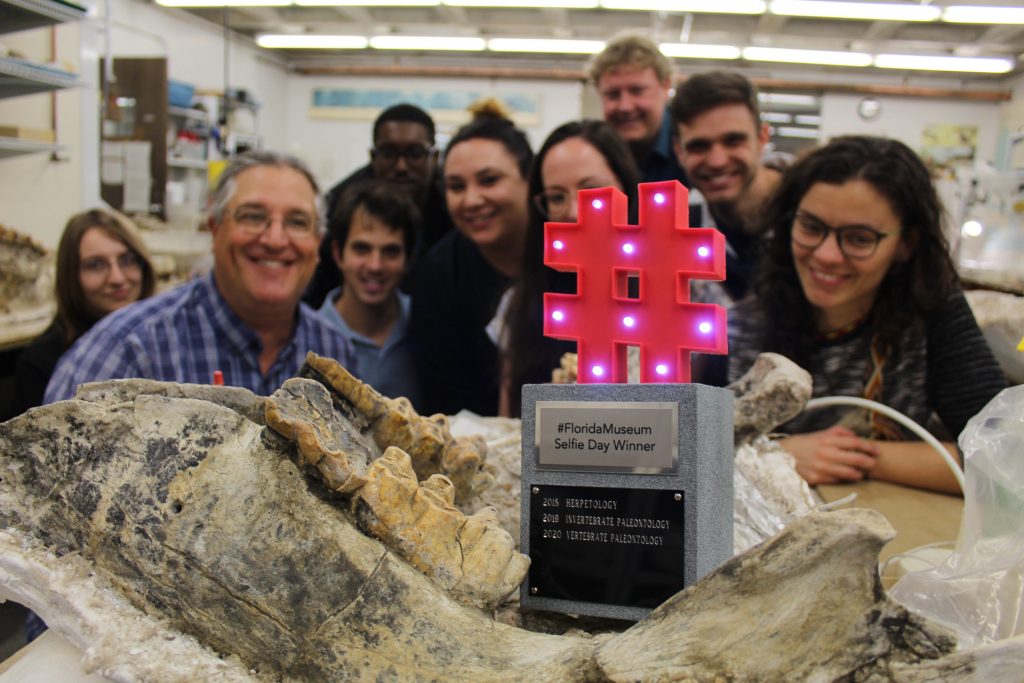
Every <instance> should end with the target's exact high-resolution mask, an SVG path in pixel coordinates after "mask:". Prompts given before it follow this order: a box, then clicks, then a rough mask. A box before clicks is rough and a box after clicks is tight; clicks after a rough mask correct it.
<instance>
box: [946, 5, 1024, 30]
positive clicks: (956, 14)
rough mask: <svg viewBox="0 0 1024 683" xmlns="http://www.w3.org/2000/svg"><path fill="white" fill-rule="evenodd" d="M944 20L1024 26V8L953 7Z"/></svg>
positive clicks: (960, 22)
mask: <svg viewBox="0 0 1024 683" xmlns="http://www.w3.org/2000/svg"><path fill="white" fill-rule="evenodd" d="M942 20H943V21H948V22H950V23H953V24H997V25H998V24H1024V7H975V6H973V5H951V6H949V7H947V8H946V9H945V10H944V11H943V12H942Z"/></svg>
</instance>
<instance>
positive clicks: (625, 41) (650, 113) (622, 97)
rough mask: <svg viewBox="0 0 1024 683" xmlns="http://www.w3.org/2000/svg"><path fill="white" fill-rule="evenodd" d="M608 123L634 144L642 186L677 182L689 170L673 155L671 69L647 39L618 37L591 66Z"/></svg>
mask: <svg viewBox="0 0 1024 683" xmlns="http://www.w3.org/2000/svg"><path fill="white" fill-rule="evenodd" d="M590 77H591V79H592V80H593V82H594V87H595V88H597V94H598V96H599V97H600V98H601V107H602V109H603V111H604V119H605V121H607V122H608V123H610V124H611V125H612V126H613V127H614V128H615V130H617V131H618V133H619V135H621V136H622V138H623V139H624V140H625V141H626V142H627V143H629V147H630V149H631V150H632V151H633V158H634V159H636V164H637V166H638V167H639V169H640V179H641V180H642V181H643V182H655V181H658V180H673V179H675V180H678V181H679V182H681V183H683V184H684V185H686V186H687V187H689V186H690V183H689V181H688V179H687V176H686V171H685V170H683V168H682V166H680V164H679V160H678V159H677V158H676V155H675V153H674V151H673V144H672V141H673V138H674V130H673V128H672V118H671V116H670V115H669V112H668V106H667V104H668V100H669V91H670V89H671V87H672V65H671V64H670V63H669V61H668V58H666V57H665V55H663V54H661V51H660V50H659V49H658V46H657V45H655V44H654V43H653V42H651V41H650V40H648V39H647V38H645V37H643V36H639V35H633V34H627V35H623V36H620V37H618V38H613V39H612V40H611V41H609V43H608V44H607V45H606V46H605V48H604V50H602V51H601V52H600V53H598V54H597V55H595V57H594V59H593V61H592V62H591V64H590Z"/></svg>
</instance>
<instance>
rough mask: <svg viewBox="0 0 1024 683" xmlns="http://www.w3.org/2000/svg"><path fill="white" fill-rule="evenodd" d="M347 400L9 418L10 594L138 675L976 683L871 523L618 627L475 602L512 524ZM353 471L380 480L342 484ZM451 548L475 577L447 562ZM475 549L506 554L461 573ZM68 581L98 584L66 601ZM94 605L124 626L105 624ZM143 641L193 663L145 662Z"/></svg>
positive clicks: (176, 399)
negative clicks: (111, 607)
mask: <svg viewBox="0 0 1024 683" xmlns="http://www.w3.org/2000/svg"><path fill="white" fill-rule="evenodd" d="M337 400H338V399H337V397H336V396H334V395H333V392H329V391H328V390H327V389H326V388H325V387H324V385H322V384H320V383H317V382H315V381H312V380H307V379H295V380H289V381H288V382H287V383H286V384H285V386H284V387H282V389H281V390H280V391H278V392H277V393H275V394H274V395H273V396H272V397H269V398H267V399H261V398H258V397H255V396H253V395H251V394H249V393H248V392H245V391H243V390H238V389H227V388H222V387H191V386H188V385H174V384H162V383H154V382H136V381H122V382H109V383H103V384H97V385H91V386H87V387H84V388H83V389H82V390H81V391H80V393H79V395H78V397H77V398H75V399H73V400H70V401H65V402H61V403H58V404H54V405H52V406H47V407H43V408H38V409H33V410H31V411H29V412H28V413H26V414H25V415H22V416H21V417H19V418H16V419H14V420H11V421H9V422H7V423H4V424H2V425H0V524H2V525H5V526H12V527H14V528H15V529H17V530H18V531H12V532H10V533H6V534H0V547H2V548H3V551H2V553H0V590H2V591H3V593H4V594H6V595H8V596H10V597H16V598H22V599H25V600H26V602H28V603H29V604H30V606H31V607H33V608H34V609H37V610H38V611H39V612H40V613H41V614H42V616H43V617H44V618H46V619H47V620H48V621H50V622H51V623H52V624H54V625H56V626H57V627H59V628H61V629H63V630H65V631H67V632H69V633H70V634H73V636H74V637H73V638H72V639H73V640H75V642H77V643H79V644H80V645H83V646H89V647H92V646H94V645H96V643H97V642H102V643H104V647H106V648H108V649H110V650H113V651H116V652H119V653H120V654H119V655H118V656H114V655H110V656H107V657H101V656H99V655H98V654H97V653H96V652H95V651H94V650H90V654H89V656H90V661H91V662H92V664H93V665H94V666H97V667H103V668H102V670H103V672H104V673H105V674H106V675H109V676H111V677H115V678H118V679H119V680H147V681H161V680H166V681H185V680H198V679H200V678H209V677H211V675H213V673H215V674H216V675H217V676H219V677H221V678H222V679H223V680H244V679H245V678H246V677H249V678H254V679H275V678H280V677H283V678H285V679H289V680H348V679H351V680H410V679H419V680H445V681H450V680H466V681H484V680H544V681H560V680H565V681H586V680H593V681H602V680H621V681H625V680H669V679H677V680H678V679H693V680H715V679H716V678H718V679H722V680H789V679H791V678H792V677H793V676H796V677H798V678H814V679H818V680H837V679H840V680H890V678H891V679H892V680H897V679H896V678H893V677H891V675H890V674H891V673H892V672H899V674H900V678H899V679H898V680H915V678H914V672H915V671H916V670H917V668H916V667H919V666H927V667H928V668H927V671H928V675H934V674H935V672H936V671H938V672H940V674H939V675H940V676H946V680H972V678H971V677H972V675H973V672H974V671H975V667H974V665H975V660H974V659H972V658H971V656H970V655H969V654H966V655H965V654H964V653H957V654H956V655H950V657H952V658H955V667H956V668H951V666H952V665H950V666H947V665H944V664H943V662H944V661H945V660H944V659H942V657H944V656H945V655H946V654H947V653H949V652H950V651H951V649H952V646H953V642H952V640H951V639H950V637H949V635H948V634H947V633H946V632H945V631H944V630H942V629H940V628H937V627H933V626H931V625H929V624H927V623H925V622H923V621H922V620H920V619H918V618H916V617H914V616H913V615H911V614H910V613H908V612H907V611H906V610H905V609H903V608H902V607H900V606H898V605H897V604H895V603H893V602H892V601H890V600H889V599H887V598H886V597H885V595H884V593H883V591H882V590H881V588H880V586H879V583H878V579H877V574H876V571H875V564H876V560H877V552H878V549H879V548H880V547H881V546H882V545H883V544H884V543H885V541H886V540H887V539H888V538H889V537H891V535H892V530H891V529H890V528H889V527H888V525H887V524H886V523H885V521H884V520H883V519H881V518H880V517H879V516H878V515H877V514H875V513H871V512H867V511H857V510H850V511H843V512H835V513H813V514H810V515H807V516H805V517H803V518H801V519H799V520H797V521H795V522H793V523H792V524H790V525H789V527H788V528H787V529H786V530H785V531H783V532H782V533H781V534H780V535H779V536H777V537H775V538H774V539H772V540H770V541H768V542H767V543H765V544H762V545H761V546H758V547H756V548H754V549H752V550H750V551H748V552H746V553H744V554H741V555H739V556H737V557H735V558H734V559H733V560H731V561H729V562H727V563H726V564H724V565H723V566H722V567H720V568H719V569H717V570H715V571H714V572H712V573H711V574H709V575H708V576H707V577H705V579H703V580H702V581H700V582H699V583H697V584H695V585H693V586H691V587H689V588H688V589H686V590H685V591H683V592H682V593H680V594H678V595H677V596H675V597H674V598H672V599H670V600H669V601H668V602H666V603H665V604H664V605H662V606H661V607H660V608H658V609H657V610H656V611H655V612H654V613H653V614H652V615H651V616H650V617H649V618H647V619H645V620H644V621H642V622H640V623H638V624H637V625H636V626H634V627H632V628H630V629H628V630H626V631H625V632H623V633H620V634H603V635H598V636H588V635H586V634H582V633H577V634H574V635H549V634H541V633H533V632H530V631H526V630H523V629H519V628H515V627H512V626H507V625H504V624H501V623H497V622H495V621H494V620H493V619H492V618H491V616H490V614H489V613H488V611H486V610H481V609H479V608H477V607H472V606H468V605H467V604H466V603H467V602H468V603H472V602H473V600H472V599H470V600H467V599H466V596H467V594H470V595H477V596H479V595H480V594H481V592H486V591H478V590H476V589H475V588H474V590H468V591H464V592H463V594H462V595H461V596H460V595H459V592H460V584H462V583H468V584H473V585H474V586H476V587H479V586H485V585H490V586H504V585H505V584H507V583H508V581H509V576H510V570H509V569H508V568H509V567H513V566H515V559H514V558H515V557H516V556H515V555H512V554H511V553H507V549H506V548H505V547H504V546H503V545H502V544H501V542H500V530H497V529H494V528H492V527H490V526H489V523H488V521H487V520H486V519H482V520H478V521H479V523H478V524H475V526H474V524H471V523H470V521H469V520H466V521H464V522H463V521H459V520H458V518H456V517H453V515H455V514H458V513H457V510H456V509H455V508H454V506H452V501H453V500H454V485H451V484H447V483H445V482H446V480H445V479H444V478H443V477H440V476H438V477H433V475H430V476H427V477H426V480H425V481H418V477H417V476H416V475H415V474H414V471H413V468H412V467H411V461H412V459H411V458H409V457H408V456H407V455H406V454H405V453H404V452H403V451H401V450H400V449H398V448H395V447H393V445H391V444H382V445H384V446H386V447H385V449H384V454H383V455H380V456H377V454H376V452H375V449H379V448H380V446H379V445H378V444H377V442H376V441H374V440H373V438H368V437H367V434H368V432H366V431H364V430H366V428H367V425H368V424H369V423H370V421H369V420H365V417H366V416H363V418H364V420H365V421H364V423H363V424H357V422H359V421H358V420H357V421H356V422H353V420H351V419H349V418H347V417H346V416H345V415H344V414H343V412H342V411H340V410H338V409H337V408H336V407H335V404H336V402H337ZM272 413H273V414H274V415H276V417H274V418H273V419H269V416H270V415H271V414H272ZM275 423H277V424H278V425H279V426H278V427H277V428H275V427H274V426H273V424H275ZM325 459H326V460H327V462H328V463H333V464H331V465H330V466H329V467H328V466H327V465H326V464H325V465H324V466H321V465H320V463H321V462H323V461H324V460H325ZM341 459H344V460H345V462H344V463H343V464H338V463H339V462H340V460H341ZM441 460H443V458H442V459H440V460H438V462H440V461H441ZM325 470H326V473H325ZM321 477H323V478H321ZM350 477H356V478H358V479H360V480H362V481H364V482H365V483H363V484H362V485H361V486H359V487H356V488H354V489H352V490H350V491H345V492H341V491H340V490H339V489H337V488H335V487H334V486H333V483H335V482H337V481H341V482H345V481H348V480H349V478H350ZM432 477H433V479H432ZM325 482H326V483H325ZM342 488H347V487H342ZM423 520H429V522H430V523H429V524H422V523H421V522H422V521H423ZM453 520H454V521H453ZM456 527H458V528H459V529H460V530H461V531H462V535H461V536H459V535H458V534H459V530H456ZM367 530H368V531H369V533H370V534H375V535H377V536H379V537H381V538H383V540H384V542H383V543H382V542H381V541H378V540H377V539H376V538H374V537H373V536H372V535H369V534H368V533H366V531H367ZM431 531H436V536H435V537H434V538H430V537H429V534H430V532H431ZM24 533H27V534H31V536H32V537H34V538H36V539H38V541H39V542H40V543H42V544H43V545H44V546H45V547H42V546H39V545H36V544H35V543H34V542H33V541H31V540H29V539H28V537H26V536H24V535H23V534H24ZM453 534H454V535H455V537H456V538H457V539H458V541H457V542H456V544H455V545H457V546H458V547H459V548H460V549H461V552H460V555H462V554H464V556H465V559H464V560H463V564H462V565H452V564H448V563H449V562H450V560H451V555H450V554H448V553H447V552H446V551H444V548H445V547H446V546H445V543H446V542H450V541H451V540H452V537H453ZM449 547H450V546H449ZM474 547H478V548H479V549H481V550H482V551H483V552H482V554H483V555H484V556H485V557H483V558H481V559H482V560H490V559H493V558H494V557H498V558H499V560H501V561H498V562H493V561H491V562H487V563H485V564H484V567H485V568H486V570H481V571H479V572H477V573H476V574H473V576H470V577H468V578H466V577H463V578H462V579H461V580H456V581H454V582H453V581H452V580H451V579H452V575H451V572H453V571H462V572H463V573H464V574H465V572H466V569H467V567H466V564H467V562H468V563H469V564H472V562H469V558H470V557H471V556H472V554H473V548H474ZM503 553H507V555H505V557H507V558H509V559H508V561H504V559H502V556H503ZM435 564H436V565H437V566H440V567H443V568H444V570H443V571H439V572H438V571H431V570H430V567H431V566H434V565H435ZM420 565H423V566H420ZM414 567H415V568H414ZM425 567H426V568H425ZM453 567H454V568H455V569H453ZM61 572H63V573H64V574H67V575H70V576H72V577H78V580H76V579H72V581H74V582H75V586H74V588H75V589H76V590H82V588H83V585H84V584H87V583H90V582H91V583H94V584H95V589H94V592H95V594H94V595H91V597H89V598H88V599H82V598H81V596H76V594H74V591H71V590H68V591H67V592H66V593H62V594H61V598H60V599H47V598H46V597H45V595H44V594H45V589H46V587H47V584H48V582H51V581H54V582H56V581H59V578H56V577H57V575H58V574H61ZM87 572H89V573H92V574H94V576H89V577H86V576H85V575H86V573H87ZM514 573H515V572H511V574H514ZM428 575H430V577H431V578H428ZM499 592H500V591H499ZM104 593H106V594H112V597H108V598H104V597H103V594H104ZM456 597H460V598H461V602H460V601H459V600H457V599H455V598H456ZM90 602H99V603H102V604H103V605H104V606H106V604H107V603H116V606H117V610H120V611H115V612H112V613H117V614H121V615H122V616H121V617H119V618H117V619H96V618H94V619H91V620H90V617H89V614H90V613H91V610H93V609H98V608H93V607H90V605H89V603H90ZM126 603H130V605H132V606H133V607H128V606H127V604H126ZM478 604H479V603H478ZM132 609H135V610H139V614H138V615H137V616H134V617H133V616H129V615H128V613H129V612H130V611H131V610H132ZM142 613H145V615H148V616H143V614H142ZM69 614H71V615H72V616H69ZM147 619H148V620H151V621H153V623H154V624H156V625H155V626H153V627H152V628H142V627H140V624H141V623H142V622H144V621H145V620H147ZM76 624H86V625H84V626H82V627H81V628H80V629H78V630H77V631H76ZM175 632H182V633H184V634H187V635H188V637H187V638H184V637H183V638H180V639H178V638H176V636H174V633H175ZM146 636H148V640H147V638H146ZM193 638H194V639H195V641H196V643H197V644H193V641H192V639H193ZM154 641H166V648H165V649H164V650H159V649H157V648H158V647H159V646H160V645H159V642H157V643H154ZM140 644H141V646H142V647H152V648H154V649H157V652H160V653H165V654H164V655H163V656H174V657H175V658H176V660H175V664H174V665H173V666H172V665H167V666H166V667H161V666H159V664H154V662H153V661H151V660H149V659H148V658H145V657H138V656H130V655H129V654H128V653H130V652H131V651H132V650H131V649H132V648H133V647H137V646H139V645H140ZM200 644H201V645H200ZM119 648H122V649H121V650H119ZM175 648H177V649H175ZM204 648H210V649H212V650H213V651H214V652H216V653H219V654H221V655H225V656H228V661H227V663H222V664H219V665H218V664H217V661H218V660H217V658H216V656H213V655H211V654H210V653H209V651H208V650H206V649H204ZM186 650H187V651H194V657H195V661H196V667H197V668H196V669H195V670H193V671H186V670H185V667H184V663H185V662H187V659H188V657H190V656H191V655H187V654H185V653H183V651H186ZM171 651H174V652H175V653H176V654H173V655H170V654H166V653H169V652H171ZM1014 652H1016V650H1014ZM156 656H160V655H159V654H157V655H156ZM1001 656H1003V657H1004V658H1005V657H1007V656H1009V655H1006V654H1005V653H1003V654H1002V655H1001ZM138 660H145V661H138ZM928 660H931V661H928ZM950 661H954V660H952V659H951V660H950ZM947 674H948V675H947ZM974 680H979V679H974Z"/></svg>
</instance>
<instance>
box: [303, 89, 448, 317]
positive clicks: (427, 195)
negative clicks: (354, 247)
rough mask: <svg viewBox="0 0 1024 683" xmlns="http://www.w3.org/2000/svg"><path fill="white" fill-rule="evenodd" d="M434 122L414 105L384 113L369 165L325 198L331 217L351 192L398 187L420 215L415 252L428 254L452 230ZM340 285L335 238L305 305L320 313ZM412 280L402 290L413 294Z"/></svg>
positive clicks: (327, 240) (326, 243) (327, 243)
mask: <svg viewBox="0 0 1024 683" xmlns="http://www.w3.org/2000/svg"><path fill="white" fill-rule="evenodd" d="M434 136H435V129H434V120H433V119H432V118H430V115H429V114H427V112H425V111H423V110H422V109H420V108H419V107H417V106H414V105H412V104H396V105H394V106H392V107H388V108H387V109H385V110H384V111H382V112H381V113H380V116H378V117H377V119H376V120H375V121H374V123H373V147H371V148H370V163H368V164H367V165H366V166H363V167H362V168H360V169H358V170H356V171H355V172H353V173H352V174H351V175H350V176H348V177H347V178H345V179H344V180H342V181H341V182H339V183H338V184H336V185H335V186H334V187H332V188H331V189H330V190H328V192H327V194H326V196H325V197H324V203H325V205H326V207H327V214H328V216H331V215H333V213H334V210H335V208H336V207H337V204H338V200H339V199H340V198H341V196H342V194H343V193H344V192H345V190H347V189H348V188H350V187H353V186H355V185H358V184H361V183H364V182H366V181H368V180H383V181H385V182H388V183H393V184H394V185H396V186H397V187H398V188H400V189H401V190H402V191H403V192H406V193H407V194H408V195H409V196H410V197H411V198H412V199H413V201H414V202H415V203H416V206H417V208H418V209H419V210H420V216H421V219H420V220H419V222H418V223H417V226H416V232H415V237H416V240H415V241H416V253H415V254H410V257H412V258H411V260H415V257H416V256H417V255H418V254H422V253H426V252H427V251H428V250H429V249H430V247H432V246H434V244H435V243H436V242H437V241H438V240H439V239H440V238H441V236H442V235H444V234H445V233H446V232H447V231H448V230H450V229H451V228H452V220H451V218H450V217H449V215H448V208H447V206H446V205H445V199H444V188H443V187H442V186H441V183H440V179H439V178H438V177H437V174H436V173H435V171H436V169H437V158H438V151H437V148H436V147H435V146H434V144H435V137H434ZM340 282H341V273H340V272H339V271H338V268H337V266H336V265H335V263H334V259H333V258H332V255H331V237H330V235H327V236H325V237H324V239H323V242H322V243H321V244H320V263H319V265H318V266H317V268H316V273H315V274H314V275H313V281H312V282H311V283H310V285H309V287H308V289H307V290H306V293H305V295H303V300H304V301H305V302H306V303H308V304H309V305H311V306H314V307H317V308H319V307H320V306H321V305H322V304H323V301H324V298H325V297H326V296H327V293H328V292H329V291H331V290H332V289H334V288H335V287H337V286H338V284H339V283H340ZM408 284H409V282H408V279H407V280H406V281H405V282H403V289H408Z"/></svg>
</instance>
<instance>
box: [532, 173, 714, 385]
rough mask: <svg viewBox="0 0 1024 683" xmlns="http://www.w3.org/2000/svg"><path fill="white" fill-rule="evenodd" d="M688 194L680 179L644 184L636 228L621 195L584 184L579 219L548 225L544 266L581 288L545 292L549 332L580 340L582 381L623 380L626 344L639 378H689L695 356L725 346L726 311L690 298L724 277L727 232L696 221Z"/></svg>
mask: <svg viewBox="0 0 1024 683" xmlns="http://www.w3.org/2000/svg"><path fill="white" fill-rule="evenodd" d="M688 196H689V193H688V192H687V190H686V188H685V187H683V186H682V185H681V184H680V183H679V182H677V181H675V180H672V181H668V182H662V183H644V184H641V185H640V220H639V224H638V225H629V224H628V223H627V221H626V196H625V195H624V194H622V193H621V192H619V191H618V190H616V189H614V188H610V187H606V188H602V189H597V190H582V191H581V192H580V193H579V213H578V215H579V219H578V220H577V222H575V223H547V224H546V225H545V226H544V238H545V239H544V263H545V264H546V265H548V266H550V267H552V268H554V269H556V270H561V271H571V272H575V273H576V294H545V295H544V334H546V335H548V336H550V337H555V338H557V339H567V340H571V341H575V342H576V345H577V353H578V357H579V369H578V371H577V377H578V381H579V382H581V383H592V382H625V381H626V350H627V348H628V347H629V346H638V347H639V348H640V381H641V382H642V383H658V382H689V381H690V353H691V352H693V351H702V352H705V353H718V354H721V353H725V352H726V349H727V336H726V318H725V309H723V308H722V307H721V306H717V305H714V304H694V303H690V280H694V279H703V280H723V279H725V238H724V237H723V236H722V233H720V232H718V231H717V230H714V229H712V228H691V227H689V206H688V204H687V199H688ZM631 279H632V280H634V281H637V282H638V283H639V292H638V294H637V295H636V296H635V297H631V296H630V294H631V292H630V291H629V286H628V283H629V282H630V280H631Z"/></svg>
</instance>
